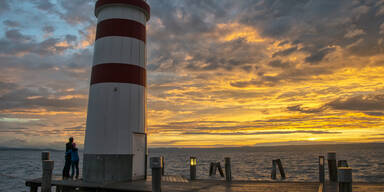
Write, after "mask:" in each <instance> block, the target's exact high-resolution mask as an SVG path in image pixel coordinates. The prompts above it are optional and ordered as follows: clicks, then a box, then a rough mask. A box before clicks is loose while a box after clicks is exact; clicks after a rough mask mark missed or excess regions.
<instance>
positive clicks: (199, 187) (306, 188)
mask: <svg viewBox="0 0 384 192" xmlns="http://www.w3.org/2000/svg"><path fill="white" fill-rule="evenodd" d="M26 185H27V186H29V187H31V189H33V190H31V191H32V192H34V191H36V192H37V188H38V187H40V186H41V178H39V179H34V180H28V181H26ZM320 185H321V184H320V183H317V182H279V181H277V182H271V181H232V182H225V180H188V179H186V178H185V177H182V176H163V177H162V186H161V187H162V191H164V192H165V191H167V192H168V191H170V192H219V191H225V192H320V191H319V187H320ZM52 186H55V187H56V191H57V192H59V191H63V192H69V191H71V192H72V191H98V192H104V191H113V192H119V191H152V184H151V178H150V177H149V178H148V179H147V180H146V181H144V180H143V181H135V182H119V183H109V184H104V185H100V184H95V183H86V182H83V181H82V180H81V179H80V180H71V179H67V180H63V179H62V178H61V177H60V176H54V177H53V178H52ZM325 191H326V192H337V191H338V189H337V183H326V184H325ZM353 191H356V192H384V183H353Z"/></svg>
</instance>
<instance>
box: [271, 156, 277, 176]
mask: <svg viewBox="0 0 384 192" xmlns="http://www.w3.org/2000/svg"><path fill="white" fill-rule="evenodd" d="M271 179H276V160H272V173H271Z"/></svg>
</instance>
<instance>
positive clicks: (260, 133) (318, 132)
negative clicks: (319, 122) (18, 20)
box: [182, 131, 341, 136]
mask: <svg viewBox="0 0 384 192" xmlns="http://www.w3.org/2000/svg"><path fill="white" fill-rule="evenodd" d="M296 133H304V134H313V135H316V134H341V132H331V131H265V132H230V133H214V132H183V133H182V134H183V135H229V136H231V135H285V134H296Z"/></svg>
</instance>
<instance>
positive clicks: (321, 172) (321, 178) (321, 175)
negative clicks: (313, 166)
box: [319, 156, 325, 183]
mask: <svg viewBox="0 0 384 192" xmlns="http://www.w3.org/2000/svg"><path fill="white" fill-rule="evenodd" d="M324 181H325V173H324V156H319V182H320V183H324Z"/></svg>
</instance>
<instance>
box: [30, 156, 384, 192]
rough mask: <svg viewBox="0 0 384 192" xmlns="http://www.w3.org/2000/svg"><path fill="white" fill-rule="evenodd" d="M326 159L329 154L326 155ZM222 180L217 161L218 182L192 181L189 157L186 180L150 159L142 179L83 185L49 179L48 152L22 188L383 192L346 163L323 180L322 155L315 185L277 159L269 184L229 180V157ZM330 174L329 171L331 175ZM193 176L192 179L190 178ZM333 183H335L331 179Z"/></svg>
mask: <svg viewBox="0 0 384 192" xmlns="http://www.w3.org/2000/svg"><path fill="white" fill-rule="evenodd" d="M330 154H331V157H332V158H329V159H330V160H332V161H333V162H332V163H329V164H332V165H335V162H334V161H335V159H336V158H335V157H336V155H335V153H330ZM328 156H329V155H328ZM225 159H226V164H225V179H224V172H223V170H222V168H221V165H220V163H219V162H216V163H215V162H212V163H211V166H210V175H215V172H216V169H217V168H218V170H219V171H220V175H221V177H219V179H217V178H214V177H211V179H207V180H201V179H196V177H195V174H196V172H195V171H196V170H195V169H194V168H195V166H196V158H195V157H191V161H190V162H191V163H190V164H191V166H190V167H191V168H190V169H191V172H190V173H191V175H190V178H189V179H188V178H186V177H183V176H172V175H163V174H164V166H163V165H164V158H163V159H162V158H160V157H151V158H150V165H151V166H150V167H151V168H152V175H153V179H152V177H151V176H148V177H147V179H146V180H139V181H127V182H110V183H105V184H100V183H91V182H85V181H84V180H82V179H75V180H73V179H63V178H62V177H61V176H52V170H53V165H54V162H53V161H51V160H49V153H48V152H43V153H42V165H43V173H42V176H43V177H42V178H39V179H33V180H28V181H26V186H28V187H30V191H31V192H37V191H38V188H39V187H40V188H41V189H42V191H43V192H51V189H52V187H54V188H55V189H56V192H73V191H80V192H85V191H96V192H119V191H155V192H164V191H171V192H172V191H174V192H219V191H225V192H235V191H239V192H240V191H241V192H243V191H245V192H290V191H292V192H352V191H354V192H384V183H359V182H353V181H352V168H350V167H347V166H348V164H347V161H346V160H342V161H339V162H340V163H339V167H335V166H331V167H329V169H337V170H336V171H333V173H334V174H335V175H330V176H329V180H328V181H326V180H325V177H324V176H325V172H324V156H319V182H288V181H284V179H285V173H284V169H283V166H282V163H281V160H280V159H277V160H273V161H272V179H273V181H236V180H232V176H231V165H230V158H225ZM276 165H278V167H279V171H280V173H281V179H282V180H279V181H277V180H275V179H276ZM331 172H332V171H330V173H331ZM192 175H194V176H192ZM335 179H336V180H337V181H336V182H334V181H332V180H335Z"/></svg>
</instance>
